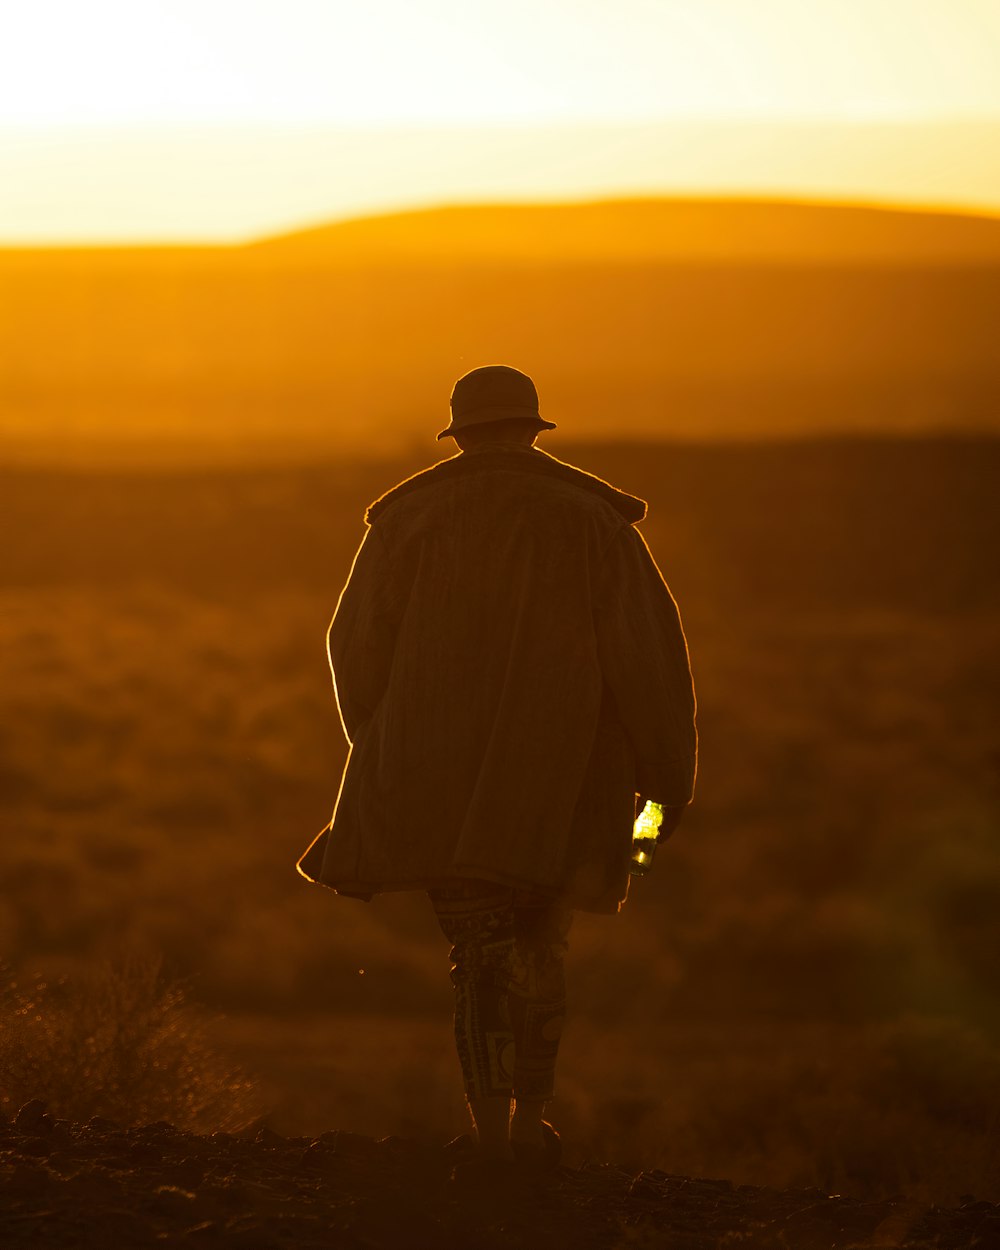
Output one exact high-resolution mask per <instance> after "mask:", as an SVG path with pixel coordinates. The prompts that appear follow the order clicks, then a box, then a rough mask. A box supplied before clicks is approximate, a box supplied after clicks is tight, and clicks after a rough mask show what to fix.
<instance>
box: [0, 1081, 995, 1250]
mask: <svg viewBox="0 0 1000 1250" xmlns="http://www.w3.org/2000/svg"><path fill="white" fill-rule="evenodd" d="M465 1147H467V1143H465V1142H464V1141H459V1142H457V1143H452V1144H451V1145H450V1146H447V1147H441V1146H432V1145H428V1144H426V1143H424V1144H419V1143H417V1142H414V1141H408V1140H405V1139H403V1138H398V1137H386V1138H383V1139H382V1140H381V1141H375V1140H374V1139H372V1138H369V1137H362V1136H359V1135H356V1134H351V1133H340V1132H330V1133H324V1134H322V1135H321V1136H320V1137H318V1138H309V1137H288V1138H286V1137H281V1136H279V1135H278V1134H276V1133H273V1132H271V1131H270V1130H269V1129H267V1128H261V1129H259V1130H257V1131H256V1132H254V1133H252V1134H244V1135H241V1136H233V1135H231V1134H227V1133H214V1134H212V1135H211V1136H208V1137H206V1136H199V1135H197V1134H193V1133H185V1132H181V1131H180V1130H178V1129H176V1128H174V1127H172V1126H171V1125H169V1124H165V1123H160V1124H151V1125H147V1126H145V1127H141V1128H130V1129H122V1128H120V1127H118V1126H117V1125H115V1124H113V1123H111V1122H110V1121H108V1120H102V1119H97V1118H95V1119H93V1120H91V1121H89V1122H88V1123H86V1124H73V1123H71V1122H69V1121H66V1120H56V1119H53V1118H52V1117H51V1116H49V1115H47V1114H46V1113H45V1107H44V1104H42V1103H40V1102H37V1101H36V1102H32V1103H29V1104H27V1105H26V1106H25V1107H23V1108H22V1109H21V1111H20V1112H19V1113H18V1115H17V1117H16V1119H15V1120H14V1122H13V1123H9V1122H5V1123H3V1124H0V1165H2V1171H0V1194H2V1197H0V1246H2V1247H3V1248H4V1250H15V1248H16V1247H27V1246H32V1247H46V1248H48V1247H52V1248H57V1247H72V1248H73V1250H89V1248H90V1247H93V1248H94V1250H107V1247H111V1246H114V1247H118V1248H121V1250H127V1248H128V1247H138V1246H164V1245H167V1246H170V1245H192V1246H208V1247H211V1246H216V1245H218V1246H226V1247H240V1248H241V1250H269V1248H270V1247H275V1248H279V1247H295V1248H296V1250H308V1248H310V1247H324V1250H330V1248H331V1247H335V1248H340V1247H344V1248H350V1250H355V1248H358V1250H361V1248H371V1250H375V1248H381V1247H394V1248H395V1247H427V1248H428V1250H430V1248H432V1247H433V1248H434V1250H451V1248H454V1250H478V1248H482V1250H487V1248H489V1250H493V1248H497V1250H499V1248H500V1247H505V1248H506V1247H519V1248H524V1250H529V1248H531V1250H533V1248H534V1247H538V1248H539V1250H542V1248H543V1247H544V1250H560V1248H561V1247H567V1248H569V1247H572V1248H573V1250H604V1248H605V1247H607V1248H608V1250H611V1248H618V1247H621V1248H622V1250H625V1248H626V1247H628V1248H632V1250H636V1248H639V1250H642V1248H646V1247H648V1248H649V1250H652V1248H653V1247H660V1246H670V1247H673V1248H674V1250H722V1248H725V1247H732V1248H733V1250H735V1248H736V1247H739V1248H740V1250H744V1248H747V1247H768V1248H771V1247H773V1248H774V1250H821V1248H822V1250H848V1248H849V1247H861V1246H872V1247H875V1246H879V1247H896V1248H902V1247H908V1248H912V1250H916V1248H917V1247H928V1248H930V1247H934V1248H935V1250H952V1248H954V1250H959V1248H960V1247H961V1248H965V1247H982V1248H983V1250H988V1248H991V1247H996V1246H1000V1207H998V1206H996V1205H993V1204H991V1203H987V1202H976V1201H975V1200H974V1199H972V1198H969V1199H968V1200H967V1201H965V1202H964V1203H963V1204H962V1205H961V1206H959V1207H957V1208H955V1209H952V1210H943V1209H941V1208H938V1207H932V1208H930V1209H921V1208H920V1207H919V1206H918V1204H915V1203H913V1202H904V1201H902V1200H888V1201H881V1202H858V1201H855V1200H853V1199H851V1198H846V1197H841V1196H839V1195H827V1194H824V1193H822V1192H821V1191H819V1190H816V1189H812V1190H798V1191H791V1190H785V1191H781V1190H775V1189H763V1188H757V1187H755V1186H749V1185H741V1186H739V1187H734V1186H733V1185H732V1184H730V1183H729V1182H728V1181H724V1180H695V1179H691V1178H689V1177H683V1176H669V1175H667V1174H666V1173H664V1172H659V1171H654V1172H639V1173H638V1174H633V1173H630V1172H628V1171H626V1170H625V1169H622V1168H618V1167H615V1166H613V1165H610V1164H584V1165H583V1166H582V1167H579V1168H577V1169H570V1168H560V1169H559V1170H558V1171H556V1172H555V1173H554V1174H551V1175H550V1176H549V1177H548V1178H547V1179H546V1180H545V1181H544V1183H541V1182H539V1181H537V1180H535V1181H530V1180H526V1181H524V1182H522V1183H520V1184H518V1186H517V1187H516V1190H515V1191H514V1192H511V1190H510V1189H506V1190H504V1191H502V1192H501V1191H497V1192H484V1191H483V1190H482V1189H472V1188H470V1187H469V1186H468V1185H467V1184H466V1185H461V1184H458V1183H456V1182H455V1181H454V1180H452V1179H451V1170H452V1167H453V1165H454V1163H455V1161H456V1159H460V1158H461V1155H462V1152H463V1148H465Z"/></svg>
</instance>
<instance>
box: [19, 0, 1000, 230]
mask: <svg viewBox="0 0 1000 1250" xmlns="http://www.w3.org/2000/svg"><path fill="white" fill-rule="evenodd" d="M998 64H1000V3H997V0H950V2H946V0H812V2H811V3H809V4H803V3H802V2H801V0H698V3H697V4H695V3H692V2H691V0H618V3H616V4H615V5H611V4H609V3H607V2H606V0H474V3H469V2H468V0H365V3H363V4H359V3H357V0H349V2H348V0H92V2H91V3H88V4H85V5H84V4H80V3H79V2H78V0H32V3H30V4H25V5H21V6H18V7H16V8H15V9H12V11H11V13H10V14H8V15H7V18H6V21H5V27H4V39H3V41H2V44H0V243H9V244H18V243H29V244H37V243H45V242H47V241H53V242H55V241H70V242H79V243H86V242H111V241H114V240H122V241H147V242H157V241H159V242H168V241H182V240H196V239H201V240H205V241H210V240H237V239H242V238H248V237H254V236H257V235H260V234H265V233H269V232H273V231H276V230H285V229H290V228H293V227H294V226H295V225H297V224H299V223H304V222H314V221H320V220H324V219H331V218H338V217H349V216H357V215H365V214H371V213H377V212H386V211H393V210H395V209H399V208H408V207H419V206H429V205H433V204H440V203H446V202H453V203H454V202H470V201H476V200H482V199H491V200H512V199H513V200H531V199H549V200H551V199H580V198H590V199H595V198H616V197H623V196H628V195H678V194H686V195H701V194H704V195H749V196H774V197H784V198H789V197H798V198H806V199H835V200H841V201H862V202H873V203H889V204H910V205H919V204H927V205H935V206H950V207H957V208H967V209H970V210H972V211H989V212H996V211H1000V158H998V156H997V152H998V150H1000V146H998V144H997V136H998V134H1000V130H998V129H997V126H996V125H992V126H991V125H989V124H986V125H984V124H983V123H984V122H985V123H989V122H990V121H991V120H993V121H994V122H996V123H1000V74H998V73H997V72H996V67H997V65H998ZM959 123H961V125H959ZM838 127H840V128H839V129H838ZM797 128H800V129H797Z"/></svg>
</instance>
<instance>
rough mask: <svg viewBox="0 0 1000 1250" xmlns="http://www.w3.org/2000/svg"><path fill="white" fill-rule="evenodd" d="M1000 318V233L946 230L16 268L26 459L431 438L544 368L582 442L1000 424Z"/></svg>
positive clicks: (362, 226) (934, 223) (519, 223)
mask: <svg viewBox="0 0 1000 1250" xmlns="http://www.w3.org/2000/svg"><path fill="white" fill-rule="evenodd" d="M998 325H1000V221H994V220H992V219H987V218H975V217H966V216H959V215H956V216H949V215H946V214H940V213H928V214H920V213H912V212H901V211H890V210H882V209H869V208H845V207H830V206H814V205H802V204H799V205H791V204H765V203H748V202H719V203H710V202H695V201H681V202H670V201H661V202H658V201H636V202H620V203H604V204H600V203H599V204H580V205H548V206H511V207H498V206H486V207H480V208H445V209H438V210H434V211H428V212H426V213H411V214H399V215H395V216H391V217H382V218H375V219H371V220H367V221H358V222H348V223H343V224H340V225H332V226H327V227H321V228H318V229H316V230H312V231H305V232H302V233H300V234H296V235H289V236H285V237H282V238H278V239H271V240H265V241H263V242H260V243H257V244H252V245H246V246H241V247H219V248H213V247H205V248H190V247H186V248H174V249H171V248H161V249H141V248H122V249H115V248H95V249H76V250H62V251H60V250H58V249H56V250H40V251H31V250H22V251H6V252H3V251H0V341H2V344H3V347H2V351H0V454H4V455H6V456H7V457H8V458H15V459H16V458H18V457H22V458H23V457H25V456H30V458H34V459H38V458H41V459H53V458H55V459H58V458H60V457H63V456H65V455H68V454H71V448H72V447H76V448H84V449H85V450H88V449H89V450H88V454H89V451H94V450H95V449H96V452H97V454H98V455H99V456H101V455H106V454H107V453H108V451H109V449H110V447H111V445H112V443H114V442H118V443H123V444H126V445H127V446H128V447H130V448H133V449H134V448H135V447H136V446H137V445H138V443H139V442H141V441H144V440H145V441H146V442H148V444H149V448H148V451H146V452H143V453H142V454H143V455H147V454H148V455H150V456H152V457H153V458H154V459H157V460H160V459H162V458H163V457H164V456H165V455H166V454H167V452H168V450H170V449H172V450H173V452H174V453H176V454H177V455H178V456H180V457H181V458H182V459H185V460H188V461H190V460H191V459H192V458H194V459H198V458H199V457H212V458H215V457H219V456H221V457H223V458H227V459H228V458H231V457H233V456H237V457H239V458H241V459H247V458H250V459H254V458H258V457H261V456H263V457H265V458H270V457H273V456H274V455H275V454H277V453H278V452H279V451H280V452H281V453H282V454H285V455H288V456H300V455H313V454H322V453H323V452H324V450H326V451H329V450H331V449H337V450H341V451H342V450H345V449H346V450H348V451H351V450H353V451H358V450H361V449H363V448H368V449H371V448H378V449H382V450H385V449H389V450H399V449H401V448H405V447H410V446H413V445H415V444H421V445H431V444H433V436H434V433H435V432H436V431H437V429H439V428H440V427H441V426H442V425H444V424H445V423H446V420H447V400H448V393H449V391H450V388H451V385H452V383H453V382H454V380H455V378H456V377H458V376H459V375H460V374H462V373H464V372H466V371H467V370H468V369H470V368H473V367H474V366H476V365H479V364H484V363H488V362H491V361H507V362H509V363H512V364H515V365H518V366H520V367H521V368H523V369H526V370H527V371H528V372H530V373H531V374H532V375H533V376H534V377H535V378H536V380H537V382H538V385H539V390H540V393H541V396H542V403H543V408H544V411H545V414H546V415H547V416H549V417H551V418H552V419H553V420H555V421H556V422H557V423H558V424H559V426H560V431H559V433H557V434H555V435H553V436H551V440H550V441H554V443H557V442H558V439H559V438H560V437H562V435H563V431H564V430H565V431H566V432H567V433H569V434H570V435H571V436H572V437H575V438H588V439H594V438H622V437H624V438H636V439H641V438H645V439H649V438H654V439H655V438H682V439H697V440H701V439H708V440H712V439H727V438H771V437H811V436H815V435H826V434H868V433H882V434H913V433H920V432H928V431H936V432H968V433H989V432H992V433H998V432H1000V353H998V352H997V347H996V343H997V326H998ZM554 449H557V448H555V447H554ZM72 454H76V453H75V452H73V453H72Z"/></svg>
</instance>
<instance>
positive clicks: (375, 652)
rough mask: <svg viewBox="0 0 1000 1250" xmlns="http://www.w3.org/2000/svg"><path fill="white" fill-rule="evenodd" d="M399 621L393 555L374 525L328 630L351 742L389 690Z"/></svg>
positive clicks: (340, 704)
mask: <svg viewBox="0 0 1000 1250" xmlns="http://www.w3.org/2000/svg"><path fill="white" fill-rule="evenodd" d="M397 626H398V621H397V614H396V612H395V610H394V596H393V584H392V574H391V568H390V560H389V557H388V553H387V552H386V549H385V544H384V542H383V540H382V538H381V536H380V535H379V534H378V532H377V530H376V529H374V528H373V529H370V530H369V531H368V532H367V533H366V534H365V537H364V539H363V540H362V543H361V546H360V547H359V548H358V553H357V555H356V556H355V557H354V564H353V565H352V566H351V573H350V576H349V577H348V579H347V584H346V585H345V587H344V589H343V590H342V591H341V594H340V599H339V600H338V602H337V610H336V612H335V613H334V616H333V620H332V621H331V623H330V628H329V630H328V631H327V654H328V656H329V659H330V671H331V672H332V674H333V684H334V689H335V691H336V694H337V706H338V708H339V709H340V719H341V722H342V724H343V726H344V733H345V734H346V735H347V740H348V741H349V742H353V741H354V737H355V734H356V733H357V729H358V726H359V725H360V724H362V722H363V721H365V720H366V719H367V718H368V717H369V716H371V714H372V713H373V712H374V711H375V709H376V707H378V704H379V702H380V701H381V699H382V696H383V695H384V693H385V689H386V686H387V684H388V681H389V670H390V668H391V667H392V657H393V653H394V651H395V645H396V631H397Z"/></svg>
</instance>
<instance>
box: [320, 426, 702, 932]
mask: <svg viewBox="0 0 1000 1250" xmlns="http://www.w3.org/2000/svg"><path fill="white" fill-rule="evenodd" d="M645 512H646V505H645V504H644V503H643V501H642V500H641V499H637V498H636V497H634V496H632V495H627V494H625V493H624V492H623V491H619V490H616V489H615V488H614V487H612V486H610V485H609V484H608V483H606V482H604V481H602V480H601V479H600V478H597V477H594V476H592V475H591V474H588V473H584V472H583V471H582V470H579V469H576V468H574V467H572V466H571V465H567V464H564V463H563V462H561V461H559V460H557V459H555V458H554V457H552V456H549V455H547V454H546V453H544V452H542V451H540V450H538V449H536V448H528V447H520V446H512V445H510V444H499V443H494V444H488V445H486V446H484V447H482V448H478V449H476V450H473V451H468V452H464V453H462V454H460V455H458V456H455V457H453V458H452V459H450V460H446V461H443V462H442V463H440V464H438V465H435V466H434V467H432V468H430V469H428V470H426V471H424V472H423V473H419V474H417V475H416V476H415V477H412V478H409V479H407V480H406V481H404V482H402V483H400V484H399V485H398V486H396V487H394V488H393V489H392V490H391V491H389V492H388V493H387V494H386V495H384V496H382V497H381V498H380V499H379V500H377V501H376V502H375V503H374V504H372V505H371V507H370V508H369V509H368V512H367V515H366V522H367V525H368V529H367V532H366V534H365V537H364V540H363V541H362V543H361V547H360V549H359V550H358V553H357V555H356V557H355V560H354V564H353V567H352V569H351V573H350V577H349V578H348V581H347V584H346V586H345V587H344V589H343V592H342V594H341V596H340V600H339V602H338V605H337V609H336V613H335V615H334V618H333V621H332V624H331V625H330V629H329V633H328V649H329V658H330V664H331V668H332V671H333V677H334V683H335V688H336V696H337V702H338V706H339V709H340V715H341V720H342V722H343V727H344V733H345V734H346V736H347V739H348V742H349V743H350V751H349V755H348V759H347V763H346V766H345V769H344V773H343V777H342V780H341V786H340V793H339V795H338V798H337V803H336V808H335V811H334V815H333V818H332V820H331V822H330V824H329V826H328V827H327V828H326V829H324V830H323V832H322V833H321V834H320V835H319V837H318V838H317V839H316V840H315V841H314V842H313V844H312V845H311V846H310V847H309V849H308V850H307V852H306V854H305V855H304V856H303V857H302V859H301V860H300V861H299V870H300V872H301V873H302V874H303V875H304V876H306V877H307V878H309V879H310V880H313V881H317V882H320V883H322V884H324V885H327V886H330V887H332V888H333V889H334V890H336V891H337V892H338V893H341V894H348V895H355V896H360V897H364V898H370V897H371V896H372V895H373V894H375V893H377V892H379V891H384V890H405V889H427V888H429V887H432V886H434V885H436V884H440V883H443V882H446V881H448V880H451V879H454V878H456V877H476V878H480V879H484V880H488V881H493V882H500V883H505V884H509V885H512V886H521V887H536V888H540V889H544V890H549V891H552V892H553V893H555V894H558V895H559V896H560V897H562V898H563V899H565V900H566V901H567V902H568V904H569V905H570V906H573V907H578V908H581V909H584V910H589V911H598V912H613V911H617V909H618V907H619V906H620V904H621V902H622V901H623V900H624V898H625V896H626V893H627V889H628V880H629V875H628V867H629V860H630V855H631V840H632V825H633V821H634V816H635V795H636V793H637V792H638V793H641V794H643V795H645V796H646V797H647V798H652V799H655V800H657V801H659V802H661V803H664V804H669V805H683V804H685V803H687V802H689V801H690V799H691V797H692V794H693V789H694V780H695V770H696V759H697V734H696V729H695V697H694V688H693V684H692V679H691V671H690V666H689V661H688V651H687V644H686V641H685V637H684V632H683V628H682V625H681V620H680V616H679V614H678V610H677V605H676V603H675V602H674V600H673V597H672V596H671V594H670V591H669V589H668V588H667V585H666V583H665V582H664V580H663V578H662V576H661V575H660V572H659V570H658V568H657V566H656V564H655V562H654V560H653V557H652V555H651V554H650V552H649V549H648V548H647V546H646V544H645V542H644V540H643V538H642V536H641V534H640V533H639V531H638V530H637V529H636V528H635V525H636V523H637V522H638V521H640V520H641V519H642V518H643V517H644V516H645Z"/></svg>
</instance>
